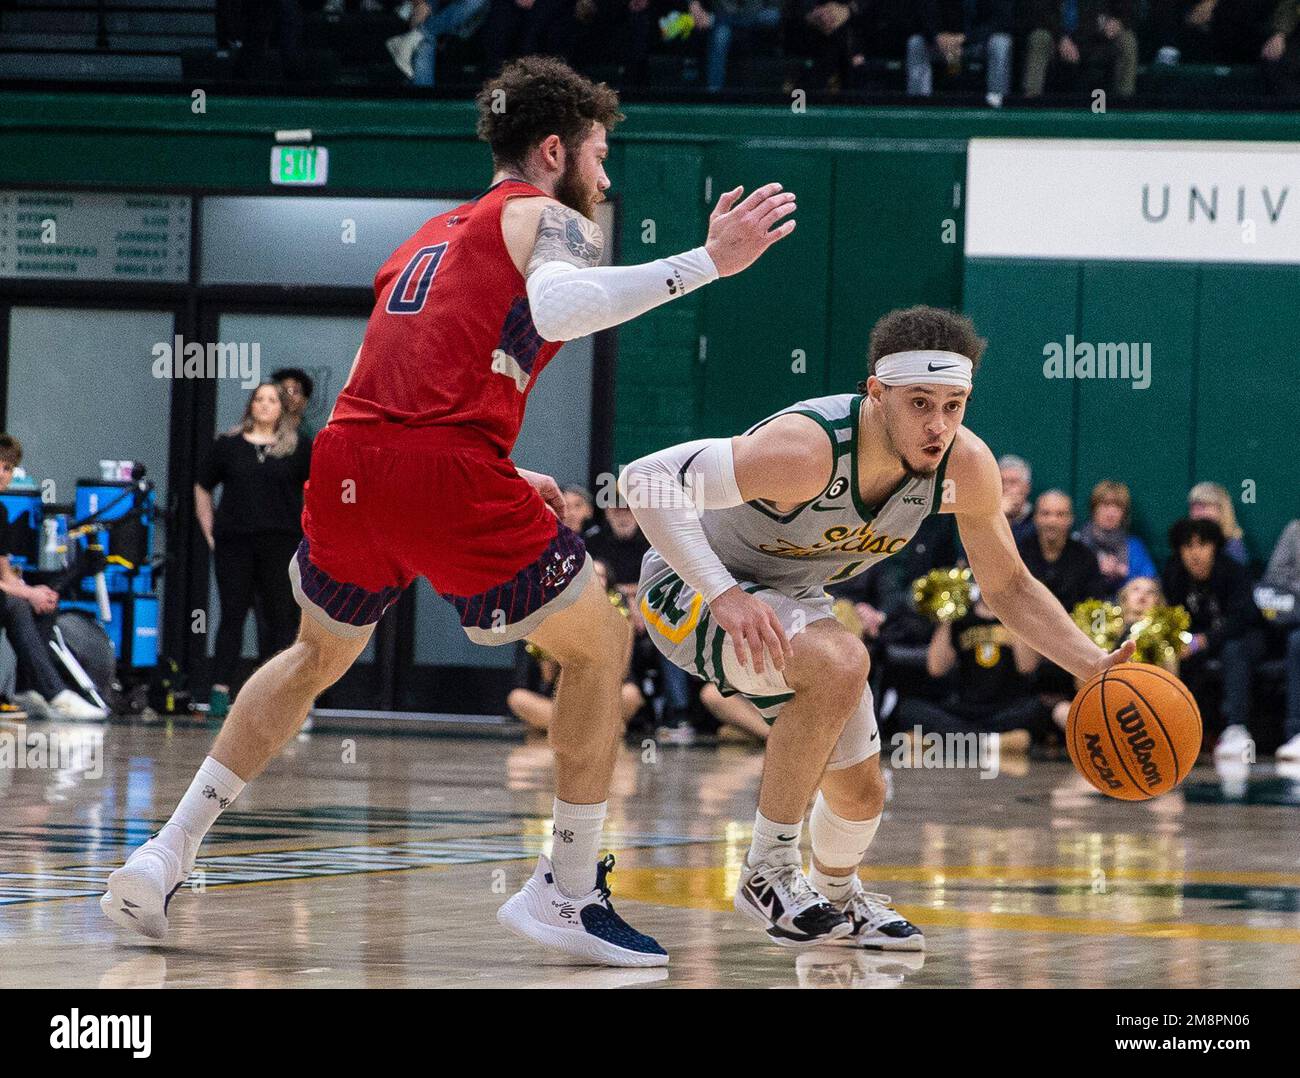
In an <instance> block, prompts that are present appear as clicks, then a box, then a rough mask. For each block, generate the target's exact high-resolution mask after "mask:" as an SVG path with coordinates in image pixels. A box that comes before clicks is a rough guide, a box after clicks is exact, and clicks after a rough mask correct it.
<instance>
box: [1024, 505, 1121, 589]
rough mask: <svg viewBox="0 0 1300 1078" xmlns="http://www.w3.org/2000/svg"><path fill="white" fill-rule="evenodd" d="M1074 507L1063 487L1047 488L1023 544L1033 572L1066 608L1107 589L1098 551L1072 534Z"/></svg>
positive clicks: (1026, 560)
mask: <svg viewBox="0 0 1300 1078" xmlns="http://www.w3.org/2000/svg"><path fill="white" fill-rule="evenodd" d="M1073 528H1074V510H1073V508H1072V507H1071V505H1070V496H1069V495H1068V494H1066V493H1065V492H1064V491H1061V490H1048V491H1044V492H1043V493H1042V494H1040V495H1039V496H1038V500H1037V501H1036V502H1035V503H1034V531H1033V534H1032V535H1031V536H1030V537H1029V538H1028V539H1026V540H1025V541H1024V542H1022V543H1020V544H1019V549H1020V556H1021V557H1022V558H1023V559H1024V562H1025V565H1026V567H1027V568H1028V569H1029V572H1030V573H1031V574H1032V575H1033V576H1034V577H1035V578H1036V579H1038V580H1041V581H1042V582H1043V583H1044V584H1046V585H1047V590H1048V591H1050V592H1051V593H1052V594H1053V595H1055V596H1056V599H1057V601H1058V602H1059V603H1060V604H1061V605H1062V606H1063V607H1065V609H1066V610H1073V609H1074V608H1075V606H1076V605H1077V604H1079V603H1081V602H1083V600H1084V599H1098V598H1101V597H1102V596H1103V595H1104V593H1105V584H1104V582H1103V581H1102V579H1101V572H1100V568H1099V566H1098V564H1097V558H1096V555H1094V554H1093V552H1092V551H1091V550H1089V549H1088V548H1087V547H1086V546H1084V545H1083V543H1081V542H1079V540H1077V539H1073V538H1071V537H1070V532H1071V530H1072V529H1073Z"/></svg>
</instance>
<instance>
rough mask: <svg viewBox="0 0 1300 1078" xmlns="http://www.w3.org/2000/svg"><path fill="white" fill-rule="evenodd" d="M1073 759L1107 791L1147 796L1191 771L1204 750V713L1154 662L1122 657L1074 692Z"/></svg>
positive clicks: (1068, 730) (1069, 733) (1068, 733)
mask: <svg viewBox="0 0 1300 1078" xmlns="http://www.w3.org/2000/svg"><path fill="white" fill-rule="evenodd" d="M1065 740H1066V745H1067V746H1068V747H1069V750H1070V760H1071V761H1072V762H1073V763H1074V766H1075V768H1076V769H1077V770H1078V772H1079V774H1081V775H1082V776H1083V777H1084V778H1086V779H1087V780H1088V781H1089V782H1091V783H1092V784H1093V785H1094V786H1095V787H1097V789H1098V790H1100V791H1101V792H1102V793H1104V794H1105V795H1106V796H1107V797H1116V798H1119V800H1121V801H1146V800H1148V799H1149V798H1152V797H1158V796H1159V795H1160V794H1163V793H1168V792H1169V791H1170V790H1172V789H1173V788H1174V787H1175V786H1177V785H1178V784H1179V783H1180V782H1182V781H1183V779H1184V778H1185V777H1186V776H1187V773H1188V772H1189V771H1190V770H1191V769H1192V765H1193V764H1194V763H1196V757H1197V756H1198V755H1199V753H1200V751H1201V712H1200V709H1199V708H1198V707H1197V706H1196V701H1195V700H1194V699H1193V698H1192V694H1191V693H1190V692H1189V691H1188V689H1187V686H1186V685H1184V684H1183V683H1182V682H1181V681H1179V680H1178V679H1177V678H1176V677H1174V675H1173V674H1170V673H1168V672H1167V671H1165V670H1162V669H1161V668H1160V667H1158V666H1151V665H1149V664H1147V663H1120V664H1119V665H1117V666H1113V667H1111V668H1110V669H1109V670H1105V671H1103V672H1102V673H1100V674H1098V675H1096V677H1094V678H1092V679H1091V680H1090V681H1088V683H1087V684H1086V685H1084V686H1083V688H1082V689H1080V690H1079V695H1078V696H1076V697H1075V698H1074V703H1072V704H1071V705H1070V715H1069V718H1068V719H1067V721H1066V725H1065Z"/></svg>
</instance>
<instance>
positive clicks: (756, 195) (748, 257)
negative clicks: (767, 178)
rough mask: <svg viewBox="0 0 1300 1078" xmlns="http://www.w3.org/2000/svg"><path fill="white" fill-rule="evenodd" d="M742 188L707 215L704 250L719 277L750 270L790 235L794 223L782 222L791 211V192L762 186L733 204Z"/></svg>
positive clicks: (771, 185) (727, 194) (776, 185)
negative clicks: (706, 233) (707, 224)
mask: <svg viewBox="0 0 1300 1078" xmlns="http://www.w3.org/2000/svg"><path fill="white" fill-rule="evenodd" d="M744 190H745V189H744V188H743V187H736V188H733V189H732V190H730V191H726V192H724V193H723V195H722V197H721V198H719V199H718V204H717V205H716V206H714V207H713V212H712V213H711V214H709V238H708V239H707V240H706V241H705V243H704V249H705V250H706V251H707V252H708V253H709V257H710V258H712V259H713V264H714V265H715V266H717V267H718V275H719V276H720V277H730V276H731V275H732V274H735V273H739V272H740V271H741V270H743V269H747V268H748V267H750V266H752V265H753V264H754V263H755V262H756V261H757V260H758V256H759V255H761V254H762V253H763V252H764V251H766V250H767V249H768V248H769V247H771V246H772V244H774V243H776V241H777V240H781V239H784V238H785V237H786V236H788V235H790V233H791V232H793V231H794V220H793V219H791V220H789V221H784V222H783V221H782V218H784V217H788V216H789V215H790V214H792V213H794V211H795V208H796V207H795V197H794V192H793V191H782V190H781V185H780V184H779V183H768V184H764V185H763V186H762V187H760V188H759V189H758V190H757V191H753V192H751V193H750V195H749V197H748V198H746V199H745V200H744V201H743V202H740V203H739V204H738V203H737V200H738V199H739V198H740V196H741V194H743V193H744Z"/></svg>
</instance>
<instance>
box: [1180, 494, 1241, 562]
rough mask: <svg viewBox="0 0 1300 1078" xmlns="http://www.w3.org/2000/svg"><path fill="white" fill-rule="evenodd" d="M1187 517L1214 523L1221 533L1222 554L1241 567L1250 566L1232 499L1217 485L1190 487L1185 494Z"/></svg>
mask: <svg viewBox="0 0 1300 1078" xmlns="http://www.w3.org/2000/svg"><path fill="white" fill-rule="evenodd" d="M1187 515H1188V516H1189V517H1191V518H1192V519H1193V520H1212V521H1214V522H1215V523H1216V524H1217V525H1218V526H1219V527H1220V528H1221V529H1222V531H1223V539H1224V541H1223V552H1224V553H1225V554H1227V555H1228V557H1230V558H1232V559H1233V560H1234V561H1238V562H1240V563H1241V564H1242V565H1249V564H1250V552H1249V551H1247V550H1246V541H1245V540H1244V539H1243V538H1242V531H1241V525H1240V524H1238V523H1237V514H1236V512H1235V510H1234V509H1233V506H1232V498H1231V497H1229V495H1228V492H1227V491H1226V490H1225V489H1224V488H1223V487H1221V486H1219V484H1218V483H1197V484H1196V486H1194V487H1192V489H1191V490H1190V491H1189V492H1188V494H1187Z"/></svg>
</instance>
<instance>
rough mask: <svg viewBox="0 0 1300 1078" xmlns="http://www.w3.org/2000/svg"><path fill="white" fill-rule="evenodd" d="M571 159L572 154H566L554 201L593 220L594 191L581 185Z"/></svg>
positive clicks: (594, 207) (594, 214) (594, 216)
mask: <svg viewBox="0 0 1300 1078" xmlns="http://www.w3.org/2000/svg"><path fill="white" fill-rule="evenodd" d="M573 160H574V159H573V156H572V155H567V157H566V160H565V164H564V174H563V175H562V176H561V177H560V182H559V183H558V184H556V186H555V198H556V201H558V202H561V203H563V204H564V205H565V206H568V207H569V209H571V210H576V211H577V212H578V213H580V214H582V216H583V217H585V218H587V220H589V221H594V220H595V219H596V197H595V193H594V192H592V191H591V190H589V189H587V188H585V187H583V186H582V180H581V179H580V178H579V176H578V170H577V169H576V168H574V166H573Z"/></svg>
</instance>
